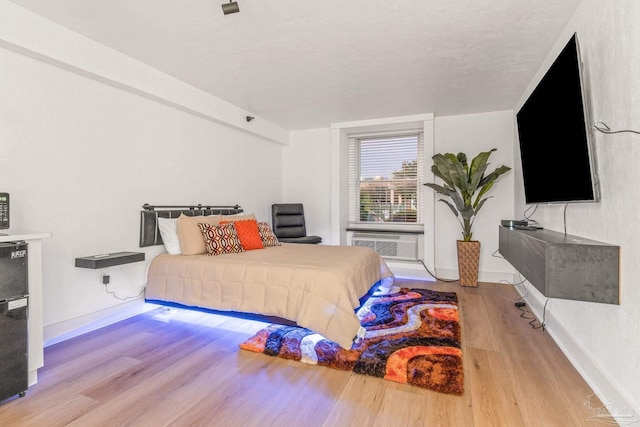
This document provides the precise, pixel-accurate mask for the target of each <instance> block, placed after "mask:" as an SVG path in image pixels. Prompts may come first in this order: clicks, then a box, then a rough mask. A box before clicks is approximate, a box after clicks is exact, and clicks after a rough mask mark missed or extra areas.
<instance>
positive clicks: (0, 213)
mask: <svg viewBox="0 0 640 427" xmlns="http://www.w3.org/2000/svg"><path fill="white" fill-rule="evenodd" d="M7 228H9V193H0V230H6V229H7Z"/></svg>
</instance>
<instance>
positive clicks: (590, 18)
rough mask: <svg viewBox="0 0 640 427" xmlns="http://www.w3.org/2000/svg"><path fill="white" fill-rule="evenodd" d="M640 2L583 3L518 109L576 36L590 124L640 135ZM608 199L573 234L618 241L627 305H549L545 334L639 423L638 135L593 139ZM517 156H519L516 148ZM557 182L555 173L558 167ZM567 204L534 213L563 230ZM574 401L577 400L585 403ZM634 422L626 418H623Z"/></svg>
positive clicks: (571, 216) (520, 203)
mask: <svg viewBox="0 0 640 427" xmlns="http://www.w3.org/2000/svg"><path fill="white" fill-rule="evenodd" d="M638 22H640V2H637V1H636V0H615V1H613V0H609V1H602V0H584V1H583V2H582V3H581V4H580V6H579V7H578V9H577V11H576V13H575V15H574V17H573V18H572V19H571V20H570V22H569V23H568V25H567V27H566V28H565V30H564V31H563V32H562V34H561V36H560V37H559V38H558V40H557V43H556V45H555V47H554V49H553V50H552V51H551V52H550V53H549V56H548V57H547V59H546V61H545V63H544V64H543V65H542V67H541V68H540V70H539V71H538V73H537V75H536V76H535V78H534V79H533V80H532V82H531V84H530V85H529V87H528V88H527V90H526V91H525V93H523V96H522V98H521V100H520V102H519V104H518V105H517V106H516V108H515V109H514V111H518V109H519V108H520V106H521V105H522V104H523V103H524V101H525V100H526V98H527V96H528V95H529V94H530V93H531V91H532V90H533V88H534V87H535V85H536V84H537V83H538V81H539V80H540V78H541V77H542V75H543V74H544V72H546V70H547V69H548V67H549V65H550V64H551V62H552V61H553V59H555V57H556V56H557V55H558V53H559V52H560V50H561V48H562V47H563V46H564V45H565V43H566V42H567V41H568V40H569V38H570V37H571V35H572V34H573V33H574V32H577V34H578V39H579V42H580V47H581V53H582V60H583V63H584V67H585V72H586V73H585V74H586V83H587V87H588V90H589V94H590V99H591V111H592V119H593V120H594V121H602V122H605V123H607V124H608V125H609V126H610V127H611V128H612V129H635V130H636V131H638V130H640V120H639V119H638V117H639V116H638V112H639V111H640V79H639V78H638V71H639V70H640V26H639V25H638ZM594 136H595V147H596V158H597V162H598V174H599V177H600V182H601V202H600V203H597V204H574V205H570V206H569V207H568V209H567V232H568V233H569V234H574V235H578V236H582V237H585V238H589V239H593V240H599V241H603V242H606V243H610V244H614V245H619V246H620V248H621V261H620V305H619V306H617V305H607V304H595V303H586V302H578V301H566V300H559V299H551V300H549V302H548V305H547V310H546V319H547V330H548V331H549V333H550V334H551V335H552V336H553V337H554V339H555V340H556V341H557V342H558V343H559V345H560V346H561V348H563V350H564V351H565V353H566V354H567V355H568V357H569V358H570V359H571V361H572V362H573V363H574V365H575V366H576V367H577V368H578V370H579V371H580V372H581V373H582V375H583V376H584V377H585V379H586V380H587V381H588V382H589V384H590V385H591V386H592V388H594V390H595V391H596V392H598V393H599V394H600V395H601V398H602V399H603V400H604V401H605V402H606V403H607V404H608V405H607V406H615V407H616V409H620V410H630V411H631V412H632V413H634V414H635V415H634V416H635V418H634V420H635V421H638V420H640V357H639V356H638V355H639V354H640V287H638V285H637V279H638V277H640V263H638V262H637V261H636V260H637V259H638V258H640V244H639V243H638V236H639V235H640V222H638V211H639V209H640V193H638V191H637V190H636V189H637V187H638V184H639V183H640V168H638V164H640V136H638V135H636V134H631V133H621V134H616V135H604V134H602V133H598V132H596V133H595V135H594ZM514 154H515V157H514V158H515V159H519V152H518V150H517V147H516V149H515V153H514ZM517 166H518V168H517V170H516V177H518V180H517V182H516V187H515V191H516V198H515V200H516V204H515V210H516V212H520V211H522V210H523V209H524V190H523V187H522V179H521V176H522V172H521V168H520V165H519V160H518V161H517ZM550 179H551V180H553V171H550ZM563 210H564V205H562V206H555V205H549V206H540V207H539V208H538V210H537V212H536V214H535V215H534V219H537V220H538V221H539V222H540V223H541V225H542V226H544V227H545V228H547V229H551V230H556V231H563V228H564V226H563ZM529 295H530V296H529V298H528V300H529V304H530V305H531V306H533V307H534V309H536V310H537V312H538V314H539V317H540V316H541V315H542V305H543V304H544V300H545V299H544V297H543V296H542V295H541V294H540V293H538V292H537V291H536V290H535V289H534V287H533V286H529ZM576 404H579V402H577V403H576ZM618 420H619V421H621V422H623V421H624V422H629V421H630V419H629V418H628V417H619V418H618Z"/></svg>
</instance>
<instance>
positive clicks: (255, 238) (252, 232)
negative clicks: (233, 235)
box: [220, 219, 264, 251]
mask: <svg viewBox="0 0 640 427" xmlns="http://www.w3.org/2000/svg"><path fill="white" fill-rule="evenodd" d="M229 222H233V223H234V224H235V226H236V232H237V233H238V237H239V238H240V243H242V249H244V250H245V251H250V250H252V249H264V245H263V244H262V239H261V238H260V232H259V231H258V223H257V221H256V220H255V219H244V220H240V221H220V224H227V223H229Z"/></svg>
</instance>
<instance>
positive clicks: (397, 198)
mask: <svg viewBox="0 0 640 427" xmlns="http://www.w3.org/2000/svg"><path fill="white" fill-rule="evenodd" d="M423 147H424V138H423V134H422V132H420V131H416V130H414V131H409V132H402V133H398V132H395V133H375V134H352V135H349V222H350V223H351V225H356V224H366V223H388V224H389V225H393V224H422V223H423V212H424V209H423V206H422V205H423V203H422V200H421V198H422V196H421V193H422V191H421V186H422V183H423V182H424V172H423V171H424V148H423Z"/></svg>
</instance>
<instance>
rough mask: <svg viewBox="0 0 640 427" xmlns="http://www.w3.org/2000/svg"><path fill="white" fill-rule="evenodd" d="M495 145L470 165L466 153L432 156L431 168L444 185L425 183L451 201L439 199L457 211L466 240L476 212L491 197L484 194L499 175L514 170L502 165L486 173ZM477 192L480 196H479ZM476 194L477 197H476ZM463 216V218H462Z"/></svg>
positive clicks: (455, 213) (469, 236)
mask: <svg viewBox="0 0 640 427" xmlns="http://www.w3.org/2000/svg"><path fill="white" fill-rule="evenodd" d="M494 151H496V149H495V148H493V149H491V150H489V151H483V152H481V153H479V154H478V155H477V156H475V157H474V158H473V159H472V160H471V164H470V165H469V164H468V161H467V156H466V154H464V153H458V154H457V155H454V154H453V153H444V154H436V155H434V156H433V157H432V159H433V166H432V167H431V171H432V172H433V174H434V175H435V176H437V177H438V178H440V179H441V180H442V181H443V182H444V185H439V184H435V183H426V184H424V185H426V186H428V187H429V188H431V189H432V190H434V191H436V193H438V194H441V195H443V196H446V197H449V199H450V201H448V200H443V199H440V200H438V201H440V202H443V203H444V204H446V205H447V206H448V207H449V209H450V210H451V211H452V212H453V213H454V215H455V216H456V218H457V219H458V222H460V225H461V226H462V235H463V237H464V240H465V241H469V240H471V238H472V236H473V234H472V232H471V229H472V227H473V223H474V221H475V218H476V215H478V212H479V211H480V209H481V208H482V207H483V206H484V204H485V203H486V201H487V200H488V199H489V198H490V197H483V196H484V195H485V193H487V192H488V191H489V190H490V189H491V188H492V187H493V184H494V182H495V181H496V180H497V179H498V177H499V176H500V175H502V174H504V173H506V172H508V171H510V170H511V168H510V167H507V166H504V165H503V166H500V167H499V168H496V169H495V170H494V171H493V172H491V173H489V174H487V175H485V173H486V171H487V169H488V167H489V163H488V160H489V156H490V155H491V153H492V152H494ZM476 193H477V195H476ZM474 196H475V200H473V198H474ZM460 218H462V220H461V219H460Z"/></svg>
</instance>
